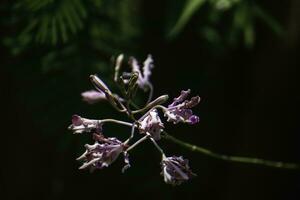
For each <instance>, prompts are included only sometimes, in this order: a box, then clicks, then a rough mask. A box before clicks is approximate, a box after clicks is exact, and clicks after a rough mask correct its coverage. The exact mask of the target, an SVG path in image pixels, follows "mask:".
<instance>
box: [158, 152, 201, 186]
mask: <svg viewBox="0 0 300 200" xmlns="http://www.w3.org/2000/svg"><path fill="white" fill-rule="evenodd" d="M161 164H162V173H161V174H162V175H163V176H164V181H165V182H166V183H167V184H171V185H180V184H181V183H182V182H184V181H187V180H189V179H190V178H191V177H193V176H196V174H194V173H193V172H192V171H191V170H190V167H189V165H188V160H187V159H183V158H182V157H181V156H179V157H177V156H172V157H163V159H162V162H161Z"/></svg>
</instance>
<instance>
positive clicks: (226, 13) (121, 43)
mask: <svg viewBox="0 0 300 200" xmlns="http://www.w3.org/2000/svg"><path fill="white" fill-rule="evenodd" d="M143 6H144V4H143V2H141V1H137V0H123V1H118V0H88V1H83V0H24V1H20V0H19V1H15V2H14V3H7V4H6V5H3V6H2V8H1V9H6V10H10V11H11V12H10V15H9V16H7V19H4V20H2V23H4V22H5V24H6V25H7V26H8V27H10V28H12V29H13V32H12V34H10V35H9V36H7V37H5V38H4V39H3V40H2V42H3V43H4V44H5V45H6V46H8V47H9V48H10V49H11V53H12V54H13V55H19V54H20V53H22V52H24V50H28V49H30V48H33V47H37V46H42V47H43V48H49V49H50V50H49V51H47V53H46V55H44V56H42V57H41V62H42V65H43V66H44V67H43V68H44V69H48V66H47V62H49V63H48V65H49V66H50V65H51V66H58V65H63V63H62V64H53V62H55V60H58V59H59V58H58V57H59V55H62V54H69V55H73V56H72V57H74V56H76V52H78V51H79V50H80V49H81V48H83V46H82V45H87V46H86V47H85V48H89V49H90V50H92V51H100V52H101V54H104V55H105V56H109V55H115V54H116V53H118V52H120V51H123V52H124V51H127V52H129V53H130V52H134V50H135V49H136V47H137V46H138V42H139V40H140V39H141V37H142V33H143V26H142V25H143V23H144V20H145V19H143V17H142V16H143V15H141V13H142V12H143V9H147V8H143ZM165 10H166V12H165V13H164V19H162V20H163V21H164V24H165V27H162V28H163V29H165V39H166V40H167V39H169V40H175V39H176V38H177V37H178V36H180V34H181V33H182V32H183V31H184V29H185V27H186V26H187V24H189V23H190V22H191V21H193V20H195V21H196V23H193V29H196V30H198V31H197V32H198V34H199V41H205V42H208V43H209V44H211V45H213V46H216V47H218V46H225V47H226V46H236V45H238V44H239V43H240V42H243V43H244V45H245V46H246V47H252V46H253V45H254V43H255V33H256V26H255V25H256V21H257V20H261V21H263V22H264V24H265V25H267V26H268V27H270V28H271V29H272V30H273V32H274V33H276V34H278V35H280V34H281V33H282V28H281V27H280V25H279V24H278V23H277V21H276V20H275V19H273V18H272V17H271V16H270V15H269V14H268V13H267V12H265V11H264V10H263V9H262V8H261V7H260V5H259V4H258V3H256V1H253V0H243V1H242V0H186V1H171V0H168V1H166V9H165ZM153 14H155V11H154V12H153ZM137 16H139V17H137Z"/></svg>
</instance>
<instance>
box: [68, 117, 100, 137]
mask: <svg viewBox="0 0 300 200" xmlns="http://www.w3.org/2000/svg"><path fill="white" fill-rule="evenodd" d="M69 129H70V130H72V131H73V133H74V134H76V133H83V132H88V133H90V132H95V133H101V132H102V124H101V123H100V122H99V120H94V119H86V118H83V117H80V116H79V115H73V116H72V124H71V125H70V126H69Z"/></svg>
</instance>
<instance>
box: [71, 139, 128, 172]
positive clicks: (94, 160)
mask: <svg viewBox="0 0 300 200" xmlns="http://www.w3.org/2000/svg"><path fill="white" fill-rule="evenodd" d="M101 142H103V143H98V141H96V142H95V143H94V144H93V145H88V144H86V145H85V148H86V151H85V152H84V153H83V154H82V155H81V156H80V157H78V158H77V160H79V161H83V162H84V163H83V164H82V166H81V167H79V169H86V168H88V169H90V171H94V170H95V169H102V168H104V167H108V166H109V165H110V164H111V163H113V162H114V161H115V160H116V159H117V158H118V157H119V155H120V153H122V152H123V151H124V150H125V149H126V145H124V144H123V143H122V142H121V141H119V140H118V139H116V138H104V137H103V138H102V139H101ZM125 163H126V166H125V167H126V168H128V167H127V166H130V165H129V160H128V156H127V155H126V156H125Z"/></svg>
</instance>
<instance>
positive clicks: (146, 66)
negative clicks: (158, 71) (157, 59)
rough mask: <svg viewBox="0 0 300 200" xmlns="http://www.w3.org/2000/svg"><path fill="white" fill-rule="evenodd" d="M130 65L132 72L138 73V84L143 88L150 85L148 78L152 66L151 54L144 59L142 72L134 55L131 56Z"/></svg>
mask: <svg viewBox="0 0 300 200" xmlns="http://www.w3.org/2000/svg"><path fill="white" fill-rule="evenodd" d="M130 65H131V68H132V72H137V73H138V74H139V78H138V81H137V84H138V86H139V87H140V88H142V89H143V90H146V89H148V88H147V87H148V86H149V85H151V83H150V80H149V79H150V75H151V70H152V68H153V67H154V65H153V59H152V56H151V55H148V57H147V59H146V60H145V61H144V63H143V73H142V72H141V69H140V66H139V64H138V62H137V60H136V59H135V58H134V57H131V60H130Z"/></svg>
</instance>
